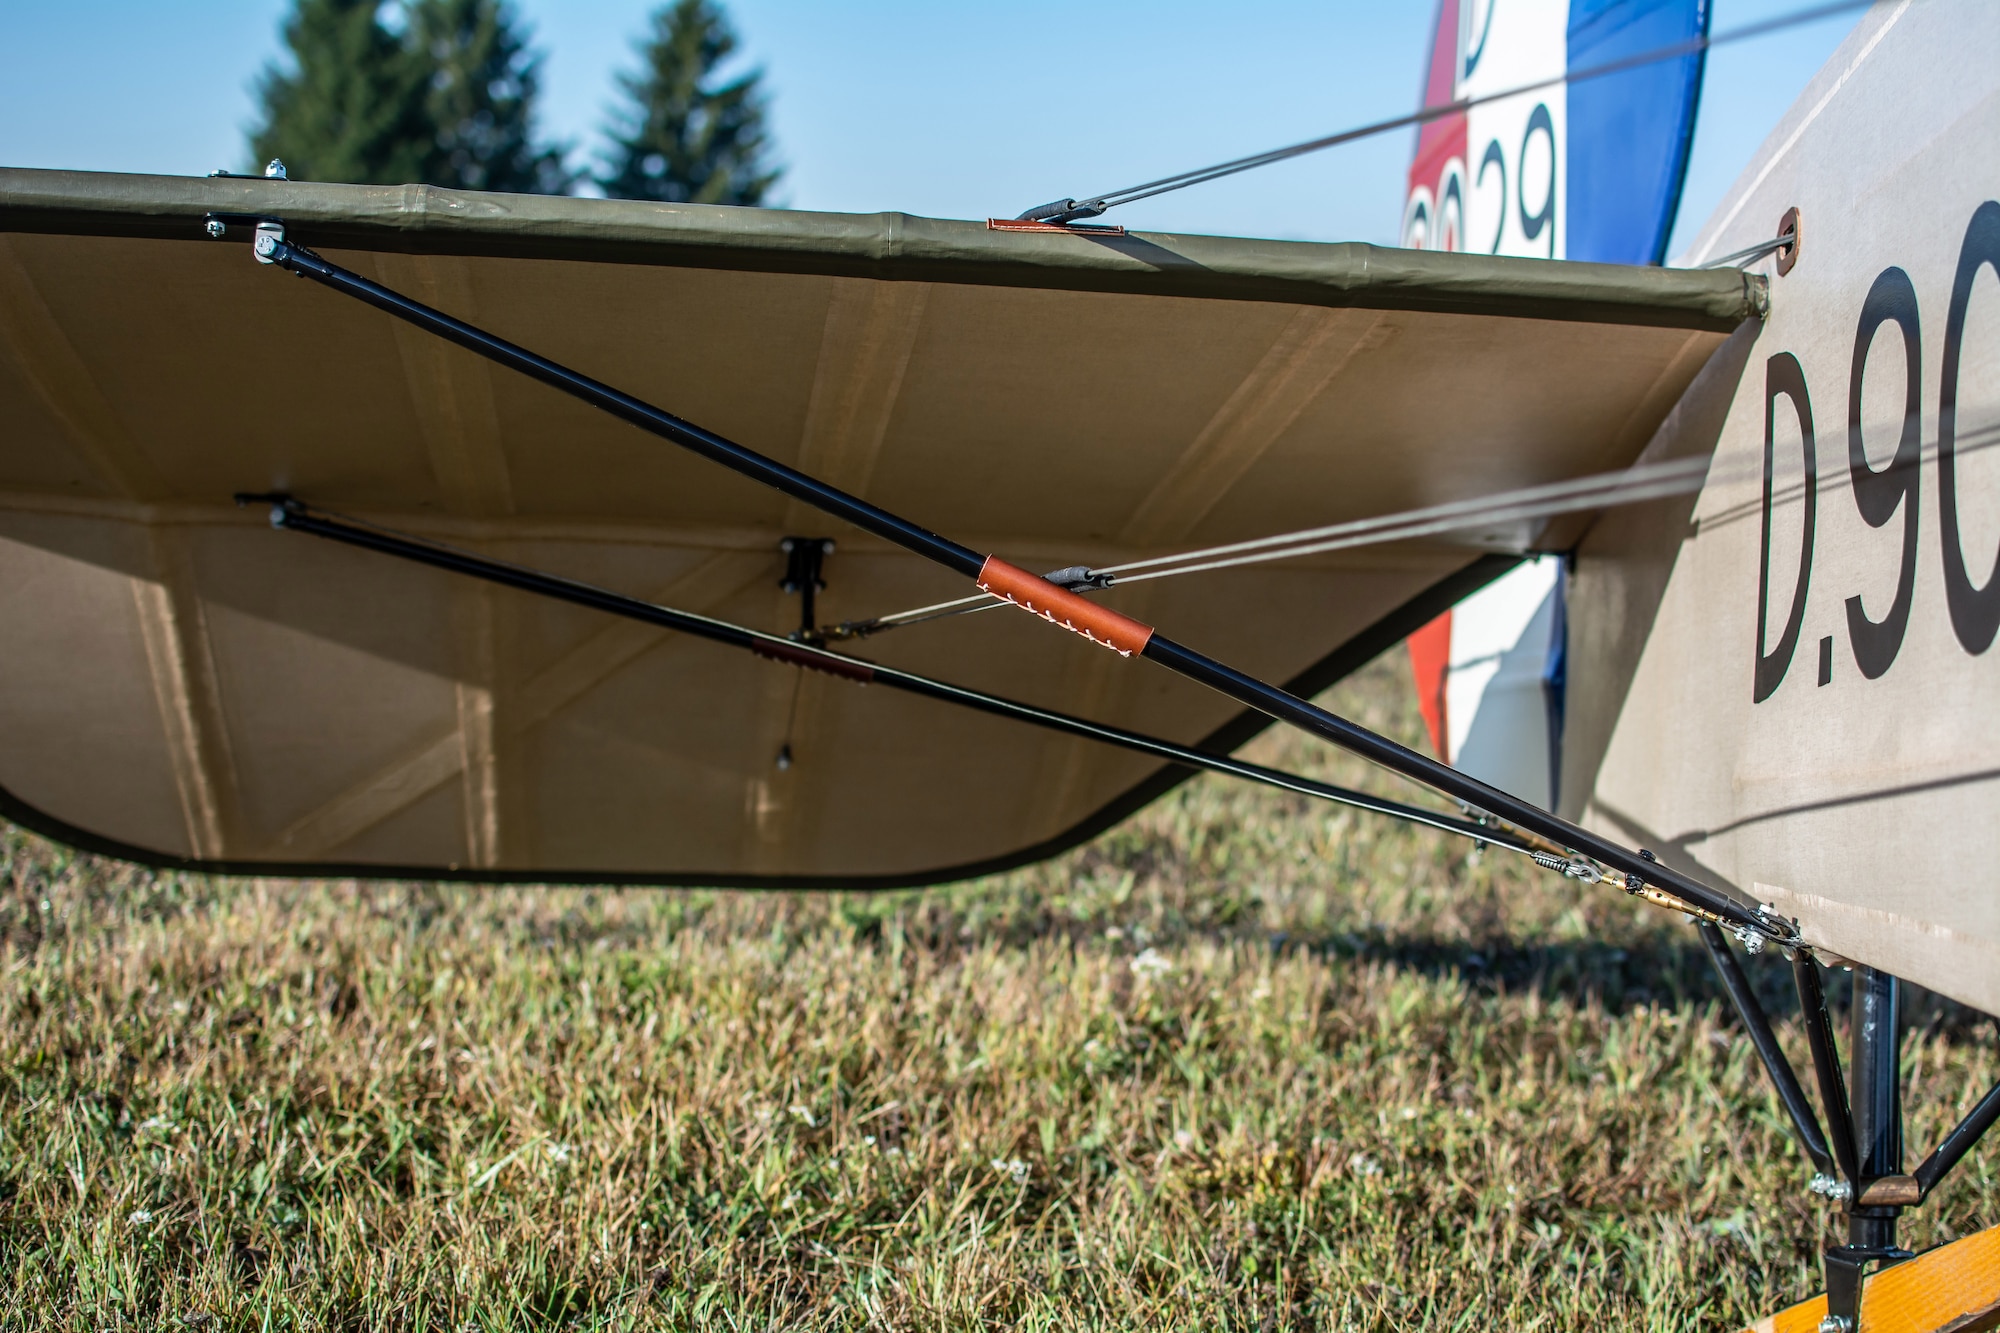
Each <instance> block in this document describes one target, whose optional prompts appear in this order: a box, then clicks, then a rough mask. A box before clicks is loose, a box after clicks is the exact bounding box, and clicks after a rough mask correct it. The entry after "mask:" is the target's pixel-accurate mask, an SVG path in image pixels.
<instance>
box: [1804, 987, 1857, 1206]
mask: <svg viewBox="0 0 2000 1333" xmlns="http://www.w3.org/2000/svg"><path fill="white" fill-rule="evenodd" d="M1792 980H1793V982H1794V983H1796V984H1797V986H1798V988H1799V1017H1800V1018H1802V1019H1803V1020H1804V1021H1805V1026H1806V1041H1807V1042H1808V1043H1810V1044H1811V1046H1812V1061H1813V1073H1814V1074H1816V1075H1817V1076H1818V1079H1819V1100H1820V1104H1821V1105H1822V1106H1823V1107H1824V1108H1825V1109H1826V1136H1827V1139H1828V1140H1829V1141H1830V1143H1831V1145H1832V1147H1833V1156H1834V1160H1835V1161H1837V1162H1839V1163H1840V1176H1841V1179H1843V1180H1845V1181H1847V1182H1848V1183H1849V1184H1850V1185H1853V1186H1856V1187H1857V1188H1858V1182H1859V1181H1860V1179H1861V1172H1860V1167H1859V1165H1858V1164H1857V1162H1856V1161H1855V1155H1854V1118H1853V1116H1851V1115H1850V1114H1849V1113H1848V1108H1847V1089H1846V1088H1845V1087H1844V1086H1842V1084H1841V1081H1840V1052H1839V1051H1838V1050H1836V1049H1835V1048H1834V1044H1833V1024H1832V1023H1831V1022H1829V1021H1828V1019H1827V1016H1826V992H1825V991H1824V990H1822V989H1821V988H1820V981H1819V964H1818V963H1816V962H1814V961H1813V957H1812V955H1811V954H1809V953H1807V952H1806V951H1805V950H1804V949H1801V950H1799V951H1798V953H1797V954H1796V955H1795V956H1794V957H1793V958H1792Z"/></svg>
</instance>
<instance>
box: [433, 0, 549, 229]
mask: <svg viewBox="0 0 2000 1333" xmlns="http://www.w3.org/2000/svg"><path fill="white" fill-rule="evenodd" d="M409 34H410V44H411V46H412V48H413V50H414V51H415V52H416V54H417V56H418V58H419V59H421V60H424V61H426V62H427V63H428V64H429V66H430V69H431V77H430V88H429V96H428V97H427V98H426V111H427V112H428V114H429V117H430V120H431V123H432V125H433V126H434V127H435V138H434V140H433V142H432V146H431V151H430V153H429V154H428V155H427V157H426V159H425V162H424V167H423V175H422V179H423V180H426V181H428V182H430V183H431V184H433V185H450V186H454V187H456V188H458V189H463V190H505V191H509V192H512V193H516V194H566V193H568V191H569V188H570V186H571V185H572V184H573V183H574V181H575V177H574V175H573V174H572V173H570V172H569V171H568V170H567V169H566V168H565V167H564V166H563V149H562V148H560V147H557V146H553V145H546V144H537V143H536V142H535V141H534V138H533V129H534V127H533V124H532V123H531V117H532V114H533V110H534V102H535V95H536V93H537V92H538V91H539V85H540V68H541V57H540V56H538V55H536V54H534V53H533V52H531V51H530V50H529V49H528V42H527V36H526V34H525V33H524V32H523V31H522V30H521V28H520V24H519V22H518V20H517V18H516V16H515V14H514V12H513V9H512V7H511V6H509V5H507V4H506V3H504V0H418V2H417V3H416V4H415V5H414V6H413V8H412V11H411V14H410V27H409Z"/></svg>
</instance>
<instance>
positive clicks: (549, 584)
mask: <svg viewBox="0 0 2000 1333" xmlns="http://www.w3.org/2000/svg"><path fill="white" fill-rule="evenodd" d="M236 500H237V503H239V504H268V505H270V506H271V526H272V527H274V528H279V529H281V530H283V531H286V532H304V533H309V534H311V535H312V536H315V537H325V538H327V539H329V540H331V541H337V542H344V543H346V544H347V545H349V546H359V547H362V548H363V549H365V550H370V551H376V552H380V553H381V554H383V555H391V556H395V557H397V558H398V559H402V560H409V561H412V562H414V563H417V564H422V565H430V566H432V567H433V568H436V569H445V570H450V571H451V572H452V573H455V574H465V575H469V576H470V577H472V578H477V579H485V580H486V581H487V582H489V583H498V584H502V585H504V586H506V587H509V588H518V589H520V590H522V591H523V592H530V593H534V594H536V595H538V596H542V597H549V598H553V599H555V600H557V601H562V602H568V603H571V604H572V605H575V606H585V607H590V608H591V609H593V610H597V611H603V612H606V613H607V614H610V615H614V616H620V617H623V618H624V619H627V620H636V621H639V622H641V623H643V624H648V625H657V626H659V627H660V628H662V629H670V630H676V631H679V632H680V633H682V634H691V635H694V636H696V637H697V638H703V639H707V640H710V641H711V642H714V643H721V644H726V645H728V646H729V647H732V648H741V649H745V650H747V651H749V652H751V653H754V654H756V655H757V656H759V657H766V658H770V659H771V660H773V661H777V662H784V663H788V664H790V665H792V666H800V667H805V668H808V669H810V670H814V671H823V672H825V673H827V674H828V675H832V676H839V677H842V678H843V679H846V680H851V681H855V682H857V683H859V684H875V685H886V686H887V687H889V688H890V689H892V690H901V691H903V692H904V693H907V694H915V695H920V696H921V697H923V698H926V699H936V700H939V701H941V702H943V703H948V704H955V705H957V706H958V707H961V708H970V709H973V710H975V711H977V712H982V713H991V714H994V715H996V716H999V717H1005V718H1011V719H1012V720H1014V721H1016V722H1025V723H1027V724H1029V725H1031V726H1037V727H1042V728H1045V729H1046V730H1049V731H1057V732H1062V733H1064V734H1066V735H1071V736H1081V737H1083V738H1084V739H1086V740H1094V741H1101V742H1103V743H1104V744H1106V745H1114V746H1117V747H1119V748H1121V749H1125V750H1134V751H1137V752H1138V753H1140V754H1145V755H1151V756H1153V757H1154V758H1158V759H1167V760H1171V761H1172V762H1174V763H1176V764H1181V765H1184V766H1186V767H1188V768H1194V769H1205V770H1207V771H1208V772H1211V773H1222V774H1226V775H1228V776H1230V777H1236V778H1243V779H1245V780H1247V781H1250V782H1258V783H1262V784H1264V785H1265V786H1268V787H1277V788H1281V789H1282V790H1285V791H1291V792H1297V793H1298V794H1300V795H1302V796H1312V797H1316V798H1318V799H1320V800H1323V801H1332V802H1334V803H1336V804H1339V805H1349V806H1353V807H1355V808H1356V809H1360V810H1367V811H1370V812H1372V813H1374V814H1378V815H1387V816H1389V817H1390V818H1392V819H1401V820H1406V821H1408V822H1410V823H1413V824H1422V825H1425V826H1427V827H1429V828H1434V829H1439V830H1441V831H1443V832H1446V833H1455V834H1458V835H1459V836H1461V837H1466V838H1474V839H1477V840H1478V841H1481V842H1491V843H1495V844H1498V845H1499V846H1502V847H1505V848H1508V849H1509V850H1511V851H1517V852H1522V853H1524V854H1527V855H1533V854H1534V852H1535V850H1536V848H1535V846H1534V843H1533V840H1531V839H1527V838H1523V837H1521V836H1520V835H1518V834H1516V833H1515V832H1513V831H1512V830H1510V829H1506V828H1501V827H1496V826H1494V825H1491V824H1480V823H1476V822H1474V821H1473V820H1470V819H1459V818H1456V817H1454V816H1451V815H1444V814H1439V813H1437V812H1436V811H1434V810H1425V809H1422V808H1420V807H1418V806H1414V805H1404V804H1403V803H1402V802H1400V801H1390V800H1385V799H1383V798H1381V797H1379V796H1370V795H1368V794H1367V793H1366V792H1358V791H1350V790H1348V789H1347V788H1345V787H1336V786H1334V785H1332V784H1331V783H1326V782H1315V781H1313V780H1312V779H1311V778H1303V777H1299V776H1297V775H1295V774H1291V773H1284V772H1280V771H1279V770H1277V769H1274V768H1265V767H1264V766H1263V765H1261V764H1252V763H1247V762H1245V761H1244V760H1241V759H1236V758H1233V757H1231V756H1229V755H1220V754H1210V753H1208V752H1206V751H1203V750H1195V749H1190V748H1189V747H1187V746H1185V745H1177V744H1175V743H1174V742H1172V741H1168V740H1162V739H1160V738H1159V737H1157V736H1148V735H1146V734H1144V733H1143V732H1137V731H1127V730H1126V729H1124V728H1123V727H1113V726H1106V725H1103V724H1100V723H1096V722H1090V721H1086V720H1085V719H1083V718H1080V717H1073V716H1071V715H1070V714H1068V713H1058V712H1056V711H1055V710H1053V709H1048V708H1038V707H1036V706H1035V705H1033V704H1025V703H1021V702H1020V701H1018V700H1015V699H1007V698H1003V697H1001V696H1000V695H996V694H987V693H984V692H983V691H980V690H973V689H967V688H965V687H964V686H961V685H952V684H950V683H948V682H946V681H941V680H936V679H933V678H932V677H929V676H920V675H917V674H916V673H915V672H911V671H899V670H897V669H896V668H895V667H888V666H883V665H882V664H881V663H879V662H870V661H867V660H866V659H864V658H859V657H851V656H849V655H847V654H845V653H837V652H833V651H831V650H830V649H826V648H822V647H820V646H818V645H817V644H811V643H802V642H800V641H799V640H797V639H787V638H782V637H780V636H779V635H776V634H766V633H763V632H762V631H760V630H754V629H748V628H745V627H744V626H742V625H733V624H731V623H729V622H728V621H726V620H716V619H714V618H713V617H710V616H700V615H696V614H694V613H693V612H691V611H678V610H675V609H674V608H672V607H667V606H659V605H657V604H655V603H653V602H647V601H641V600H640V599H639V598H636V597H627V596H625V595H624V594H623V593H617V592H612V591H611V590H609V589H608V588H599V587H596V586H594V585H592V584H588V583H579V582H577V581H576V580H575V579H566V578H563V577H561V576H560V575H556V574H549V573H545V572H543V571H541V570H536V569H527V568H524V567H523V566H520V565H512V564H508V563H506V562H505V561H500V560H490V559H487V558H486V557H484V556H479V555H475V554H473V553H472V552H470V551H462V550H458V549H456V548H454V547H449V546H440V545H438V544H436V543H435V542H426V541H423V540H420V539H418V538H415V537H410V536H406V535H404V534H402V533H396V532H388V531H385V530H383V529H381V528H377V527H372V526H367V525H363V524H359V523H355V522H352V521H350V520H346V519H342V518H339V517H336V516H334V515H330V514H326V513H324V512H321V511H319V510H315V509H313V508H312V507H311V506H310V505H306V504H303V503H301V502H300V501H298V500H296V499H294V498H293V497H291V496H289V495H277V494H273V495H239V496H237V497H236Z"/></svg>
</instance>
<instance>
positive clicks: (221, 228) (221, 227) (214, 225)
mask: <svg viewBox="0 0 2000 1333" xmlns="http://www.w3.org/2000/svg"><path fill="white" fill-rule="evenodd" d="M203 230H204V231H206V232H207V233H208V236H209V239H210V240H212V241H219V240H221V239H222V238H223V237H224V236H226V235H228V234H229V224H228V223H226V222H224V221H223V220H222V219H221V218H210V219H209V220H208V225H207V226H206V227H204V228H203Z"/></svg>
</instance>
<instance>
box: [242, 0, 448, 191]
mask: <svg viewBox="0 0 2000 1333" xmlns="http://www.w3.org/2000/svg"><path fill="white" fill-rule="evenodd" d="M380 9H381V4H380V0H298V5H297V8H295V9H294V10H293V11H292V16H291V18H290V19H288V20H287V21H286V23H285V45H286V46H288V47H290V48H291V52H292V58H293V61H294V63H295V64H296V66H297V68H296V69H295V70H293V71H290V72H287V71H284V70H281V69H279V68H277V67H276V66H270V67H267V68H266V69H265V71H264V74H263V76H262V77H261V78H260V79H259V80H258V88H257V95H258V99H259V101H261V102H262V103H263V108H264V123H263V126H262V127H261V128H260V129H259V130H257V131H256V133H255V134H253V135H252V136H251V140H250V152H251V156H252V157H253V158H254V159H255V163H256V164H258V165H261V164H262V163H264V162H265V161H267V160H269V159H271V158H274V157H277V158H283V159H284V161H285V165H286V167H287V168H288V169H289V171H290V173H291V174H292V175H293V176H295V177H297V178H299V179H304V180H323V181H360V182H367V183H372V184H398V183H401V182H403V181H413V180H418V179H421V177H422V172H423V168H424V163H425V159H426V158H427V157H428V155H429V154H430V153H431V152H432V151H433V145H434V144H435V142H436V139H437V135H436V132H435V130H434V129H433V127H432V124H431V120H430V117H429V114H428V112H427V111H426V109H425V106H424V102H425V93H426V85H427V84H428V82H429V74H430V71H428V70H427V69H425V68H424V66H423V64H422V62H421V61H419V60H417V59H416V58H414V57H413V55H412V53H411V51H410V49H409V47H408V45H407V44H406V43H405V42H404V41H403V40H402V39H401V38H400V37H398V36H397V35H396V34H395V33H392V32H390V31H389V30H388V28H386V27H384V26H383V24H382V21H381V19H380V17H379V11H380Z"/></svg>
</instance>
